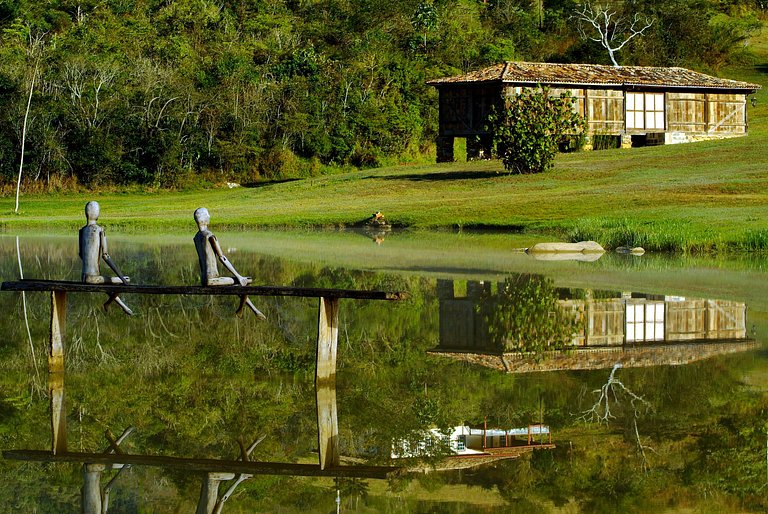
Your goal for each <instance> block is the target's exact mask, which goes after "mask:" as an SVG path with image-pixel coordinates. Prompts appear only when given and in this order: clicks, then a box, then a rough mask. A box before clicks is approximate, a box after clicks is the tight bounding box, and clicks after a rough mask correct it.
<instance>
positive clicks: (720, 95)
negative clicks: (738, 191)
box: [428, 62, 760, 162]
mask: <svg viewBox="0 0 768 514" xmlns="http://www.w3.org/2000/svg"><path fill="white" fill-rule="evenodd" d="M428 84H430V85H432V86H434V87H436V88H437V89H438V91H439V93H440V106H439V107H440V116H439V118H440V123H439V137H438V138H437V160H438V162H444V161H447V162H450V161H453V139H454V138H455V137H466V138H467V156H468V157H469V158H473V157H482V156H483V155H486V156H489V155H490V153H491V149H492V148H491V146H492V144H491V143H492V142H491V137H490V133H489V131H488V115H489V113H490V112H491V109H492V108H493V107H494V106H497V107H498V106H500V105H501V104H502V101H503V100H502V99H503V98H504V97H505V96H507V97H508V96H512V95H515V94H519V93H520V92H521V91H522V89H524V88H530V87H538V86H539V85H543V86H549V87H550V88H552V89H551V92H552V94H560V93H561V92H569V93H570V94H571V95H572V97H573V107H574V110H575V111H577V112H578V113H579V114H581V115H582V116H584V117H585V119H586V120H587V123H588V124H589V133H590V134H599V135H601V136H602V137H604V138H610V139H611V140H612V142H614V143H615V145H616V146H619V145H622V144H625V143H626V144H627V145H629V144H631V145H632V146H635V145H643V144H670V143H679V142H687V141H696V140H701V139H710V138H717V137H729V136H736V135H744V134H746V133H747V95H749V94H752V93H754V92H755V91H756V90H757V89H759V88H760V86H759V85H757V84H750V83H746V82H738V81H735V80H727V79H721V78H717V77H712V76H709V75H704V74H702V73H697V72H694V71H691V70H687V69H684V68H654V67H645V66H622V67H618V68H617V67H614V66H601V65H593V64H550V63H528V62H507V63H501V64H497V65H494V66H490V67H488V68H485V69H482V70H477V71H473V72H470V73H467V74H465V75H460V76H455V77H445V78H439V79H435V80H431V81H429V82H428Z"/></svg>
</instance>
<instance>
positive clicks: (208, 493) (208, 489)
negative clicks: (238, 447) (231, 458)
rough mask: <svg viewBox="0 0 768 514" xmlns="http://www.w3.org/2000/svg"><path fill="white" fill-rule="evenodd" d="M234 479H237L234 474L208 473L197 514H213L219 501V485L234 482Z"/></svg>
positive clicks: (201, 489) (201, 490) (198, 503)
mask: <svg viewBox="0 0 768 514" xmlns="http://www.w3.org/2000/svg"><path fill="white" fill-rule="evenodd" d="M233 478H235V475H234V474H233V473H225V474H222V473H208V474H207V475H205V478H204V479H203V486H202V487H201V488H200V500H198V502H197V510H195V514H211V513H212V512H213V509H215V508H216V502H217V501H218V500H219V485H220V484H221V482H222V481H223V480H232V479H233Z"/></svg>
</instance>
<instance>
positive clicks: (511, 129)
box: [489, 87, 586, 173]
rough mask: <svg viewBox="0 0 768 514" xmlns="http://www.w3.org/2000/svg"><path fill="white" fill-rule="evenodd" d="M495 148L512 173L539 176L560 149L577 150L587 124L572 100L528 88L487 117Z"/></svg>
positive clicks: (562, 95)
mask: <svg viewBox="0 0 768 514" xmlns="http://www.w3.org/2000/svg"><path fill="white" fill-rule="evenodd" d="M489 123H490V127H489V128H490V130H491V132H492V133H493V140H494V145H495V146H496V148H497V151H498V152H499V156H500V157H501V159H502V161H503V162H504V168H506V169H507V170H508V171H510V172H512V173H541V172H543V171H546V170H547V169H549V168H550V167H552V163H553V161H554V158H555V154H556V153H557V151H558V148H559V147H563V148H568V149H573V148H580V147H581V146H582V145H583V143H584V135H585V132H586V120H585V119H584V117H583V116H581V115H580V114H578V113H577V112H576V111H574V110H573V99H572V98H571V96H570V94H568V93H563V94H561V95H560V96H559V97H557V96H552V95H550V92H549V89H548V88H546V87H545V88H538V89H535V88H528V89H524V90H523V91H522V93H520V94H519V95H517V96H514V97H512V98H509V99H507V105H506V106H505V108H504V109H495V110H494V111H493V112H492V113H491V115H490V116H489Z"/></svg>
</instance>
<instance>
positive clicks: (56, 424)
mask: <svg viewBox="0 0 768 514" xmlns="http://www.w3.org/2000/svg"><path fill="white" fill-rule="evenodd" d="M66 322H67V293H66V292H63V291H53V292H52V293H51V333H50V340H49V344H48V371H49V372H50V375H49V376H48V391H49V392H50V398H51V451H53V453H63V452H66V451H67V411H66V405H65V402H64V330H65V328H66Z"/></svg>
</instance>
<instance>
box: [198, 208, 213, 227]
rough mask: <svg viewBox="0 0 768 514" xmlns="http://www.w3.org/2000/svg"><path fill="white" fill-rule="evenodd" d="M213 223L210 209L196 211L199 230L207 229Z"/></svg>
mask: <svg viewBox="0 0 768 514" xmlns="http://www.w3.org/2000/svg"><path fill="white" fill-rule="evenodd" d="M210 221H211V215H210V214H209V213H208V209H206V208H205V207H200V208H199V209H196V210H195V222H196V223H197V226H198V227H199V228H203V227H207V226H208V223H209V222H210Z"/></svg>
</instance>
